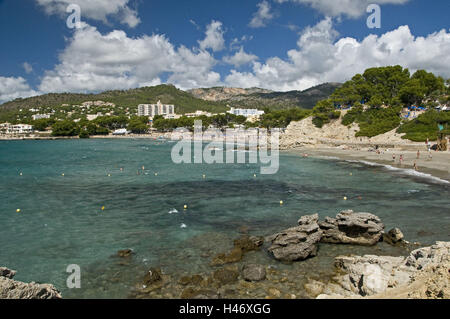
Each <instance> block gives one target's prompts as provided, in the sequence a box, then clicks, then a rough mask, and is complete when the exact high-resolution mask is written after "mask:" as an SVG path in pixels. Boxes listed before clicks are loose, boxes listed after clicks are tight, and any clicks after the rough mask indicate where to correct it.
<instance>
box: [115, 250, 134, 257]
mask: <svg viewBox="0 0 450 319" xmlns="http://www.w3.org/2000/svg"><path fill="white" fill-rule="evenodd" d="M133 254H134V251H133V250H132V249H123V250H119V251H118V252H117V256H118V257H121V258H127V257H131V256H132V255H133Z"/></svg>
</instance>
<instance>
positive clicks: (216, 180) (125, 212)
mask: <svg viewBox="0 0 450 319" xmlns="http://www.w3.org/2000/svg"><path fill="white" fill-rule="evenodd" d="M172 146H173V143H170V142H157V141H151V140H58V141H4V142H0V181H1V182H0V213H1V219H0V242H1V248H0V266H6V267H9V268H12V269H15V270H17V271H18V274H17V276H16V279H17V280H23V281H37V282H48V283H52V284H54V285H56V286H57V288H58V289H60V290H62V292H63V295H64V296H66V297H74V298H104V297H120V298H124V297H127V296H129V293H130V290H131V289H132V287H133V286H134V285H135V284H136V282H137V281H138V280H139V279H141V277H142V275H143V274H144V273H145V270H146V269H148V267H151V266H154V267H156V266H158V267H161V268H162V269H163V270H164V272H166V273H168V274H182V273H194V272H198V271H208V267H209V265H208V263H209V261H210V258H209V259H208V258H202V257H200V256H201V255H202V254H205V253H209V254H211V253H215V252H221V251H225V250H227V249H228V248H230V247H231V242H232V239H233V238H236V237H237V236H239V229H240V228H242V227H248V228H249V230H250V233H251V234H255V235H269V234H271V233H274V232H277V231H280V230H282V229H284V228H287V227H291V226H294V225H295V224H296V221H297V220H298V218H299V217H300V216H302V215H305V214H311V213H316V212H317V213H319V214H320V216H321V217H322V218H323V217H324V216H335V215H336V214H337V213H338V212H339V211H340V210H342V209H353V210H355V211H366V212H371V213H374V214H376V215H378V216H379V217H380V218H381V219H382V220H383V222H384V223H385V225H386V228H387V229H390V228H392V227H399V228H400V229H402V231H403V232H404V234H405V237H406V239H407V240H409V241H412V242H413V241H419V242H420V243H422V244H424V245H425V244H431V243H434V242H435V241H437V240H445V241H448V240H450V186H449V185H448V184H445V183H441V182H439V181H434V180H431V179H426V178H420V177H414V176H409V175H407V174H403V173H402V172H401V171H389V170H387V169H385V168H382V167H376V166H374V167H371V166H367V165H365V164H363V163H357V162H344V161H337V160H331V159H323V158H307V159H305V158H302V157H300V156H299V155H297V154H290V153H282V154H281V157H280V170H279V172H278V173H277V174H275V175H260V174H259V166H258V165H256V164H232V165H230V164H226V165H206V164H195V165H194V164H192V165H176V164H173V163H172V161H171V158H170V152H171V148H172ZM142 166H145V170H144V172H142ZM120 168H123V171H121V170H120ZM138 170H141V171H140V172H139V175H138ZM20 173H22V175H20ZM155 173H157V175H155ZM62 174H64V176H63V175H62ZM108 174H110V176H108ZM203 174H205V175H206V178H203ZM254 174H257V176H256V178H255V177H254ZM344 196H346V197H347V198H348V200H347V201H345V200H343V198H344ZM280 200H282V201H283V202H284V205H282V206H280ZM184 205H188V209H187V210H184V209H183V206H184ZM102 206H104V210H103V211H102V209H101V208H102ZM17 209H20V212H19V213H18V212H17V211H16V210H17ZM174 210H176V211H178V213H176V212H175V211H174ZM171 211H172V212H173V213H169V212H171ZM174 212H175V213H174ZM183 224H184V225H185V226H186V227H185V228H182V227H181V226H182V225H183ZM124 248H132V249H133V250H134V251H135V252H136V256H135V258H134V259H133V264H132V265H128V267H129V268H126V267H127V265H123V264H121V263H120V262H118V261H117V260H116V259H115V258H114V257H111V256H112V255H114V254H115V253H116V252H117V251H118V250H119V249H124ZM327 249H329V248H326V247H324V248H321V251H322V252H323V253H322V254H324V256H325V255H330V256H331V255H332V253H331V252H330V251H329V250H327ZM333 249H337V248H333ZM339 249H340V251H339V253H342V252H344V253H345V252H347V253H351V252H353V253H358V252H359V251H358V249H361V251H362V252H369V253H370V252H371V251H370V250H367V249H366V248H364V249H366V250H364V249H363V248H353V247H350V246H347V247H345V248H339ZM389 253H392V254H396V253H399V252H396V251H390V252H389ZM332 257H333V256H331V257H330V258H332ZM255 258H259V260H258V261H259V262H267V263H273V261H272V260H271V259H270V257H268V256H262V257H255ZM316 258H319V259H318V260H320V252H319V256H318V257H316ZM322 260H324V263H325V262H326V263H328V264H330V263H332V259H326V258H325V257H324V258H323V259H322ZM69 264H78V265H80V267H81V269H82V289H76V290H68V289H67V288H66V278H67V276H68V274H67V273H66V272H65V270H66V267H67V266H68V265H69ZM331 266H332V265H331ZM331 266H330V267H331ZM124 267H125V268H124ZM286 267H294V266H286ZM296 267H298V266H296ZM124 269H127V271H124Z"/></svg>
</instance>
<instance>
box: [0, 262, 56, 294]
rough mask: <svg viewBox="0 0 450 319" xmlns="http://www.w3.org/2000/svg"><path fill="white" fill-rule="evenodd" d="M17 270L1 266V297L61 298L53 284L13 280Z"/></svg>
mask: <svg viewBox="0 0 450 319" xmlns="http://www.w3.org/2000/svg"><path fill="white" fill-rule="evenodd" d="M15 274H16V272H15V271H14V270H10V269H8V268H0V299H61V298H62V297H61V294H60V292H59V291H58V290H56V288H55V287H54V286H53V285H49V284H37V283H34V282H32V283H24V282H20V281H16V280H13V279H12V278H13V277H14V275H15Z"/></svg>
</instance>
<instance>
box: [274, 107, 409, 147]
mask: <svg viewBox="0 0 450 319" xmlns="http://www.w3.org/2000/svg"><path fill="white" fill-rule="evenodd" d="M346 112H347V111H343V112H342V114H341V118H340V119H337V120H333V121H331V122H330V123H328V124H325V125H324V126H323V127H322V128H317V127H316V126H315V125H314V124H313V122H312V119H313V118H312V117H308V118H305V119H303V120H301V121H298V122H291V124H289V126H288V127H287V128H286V131H285V133H284V134H283V135H282V136H281V141H280V147H281V149H291V148H295V147H302V146H308V145H310V146H314V145H318V144H323V145H334V146H337V145H344V144H361V145H366V144H379V145H385V144H389V145H404V144H408V143H411V142H410V141H409V140H405V139H402V136H403V135H404V134H398V133H396V129H394V130H392V131H390V132H386V133H384V134H381V135H378V136H374V137H372V138H368V137H356V133H358V132H359V125H358V124H356V123H353V124H352V125H350V126H349V127H347V126H345V125H343V124H342V116H344V115H345V114H346Z"/></svg>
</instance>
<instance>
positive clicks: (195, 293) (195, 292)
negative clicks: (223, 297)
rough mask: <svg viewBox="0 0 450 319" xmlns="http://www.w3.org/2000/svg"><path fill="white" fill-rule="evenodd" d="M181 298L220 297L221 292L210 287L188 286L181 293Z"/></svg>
mask: <svg viewBox="0 0 450 319" xmlns="http://www.w3.org/2000/svg"><path fill="white" fill-rule="evenodd" d="M180 298H181V299H219V293H217V292H216V291H214V290H210V289H194V288H192V287H189V288H186V289H185V290H183V292H182V293H181V295H180Z"/></svg>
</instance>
